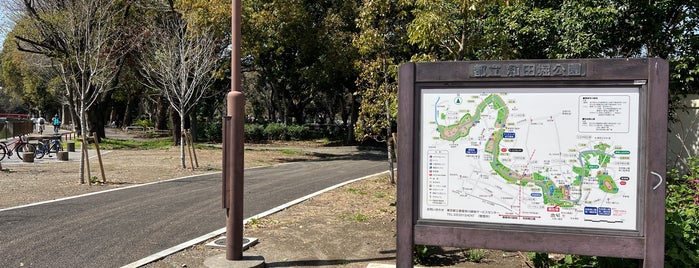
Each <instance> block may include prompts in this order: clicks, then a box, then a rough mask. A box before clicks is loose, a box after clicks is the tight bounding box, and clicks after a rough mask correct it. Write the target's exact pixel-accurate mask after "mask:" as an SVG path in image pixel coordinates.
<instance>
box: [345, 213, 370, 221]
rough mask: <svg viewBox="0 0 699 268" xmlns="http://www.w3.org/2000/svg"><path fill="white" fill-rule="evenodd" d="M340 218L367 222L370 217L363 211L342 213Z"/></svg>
mask: <svg viewBox="0 0 699 268" xmlns="http://www.w3.org/2000/svg"><path fill="white" fill-rule="evenodd" d="M340 218H341V219H343V220H350V221H356V222H365V221H367V220H369V217H368V216H367V215H364V214H362V213H356V214H349V213H343V214H342V215H340Z"/></svg>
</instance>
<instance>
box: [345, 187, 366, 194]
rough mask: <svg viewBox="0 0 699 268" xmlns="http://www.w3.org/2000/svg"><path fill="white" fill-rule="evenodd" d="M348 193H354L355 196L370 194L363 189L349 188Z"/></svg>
mask: <svg viewBox="0 0 699 268" xmlns="http://www.w3.org/2000/svg"><path fill="white" fill-rule="evenodd" d="M347 192H350V193H353V194H358V195H366V194H368V192H367V191H365V190H362V189H356V188H349V189H347Z"/></svg>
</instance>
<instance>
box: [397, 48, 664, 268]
mask: <svg viewBox="0 0 699 268" xmlns="http://www.w3.org/2000/svg"><path fill="white" fill-rule="evenodd" d="M399 75H400V84H399V122H400V124H399V132H398V134H399V138H398V141H399V147H400V150H398V151H399V153H400V155H399V158H398V169H399V174H402V175H401V180H400V181H399V185H398V187H399V196H398V264H399V266H400V267H407V266H408V265H409V264H411V263H412V246H413V245H414V244H426V245H443V246H458V247H470V248H492V249H503V250H524V251H540V252H557V253H570V254H580V255H594V256H609V257H622V258H635V259H641V260H643V262H644V266H645V267H659V266H662V264H663V256H664V252H663V251H664V220H663V219H664V211H665V210H664V209H665V208H664V192H665V187H664V183H663V178H662V176H661V174H665V158H664V156H665V150H666V148H665V140H666V135H667V134H666V129H667V127H666V126H667V83H668V65H667V62H666V61H664V60H661V59H584V60H526V61H473V62H433V63H406V64H404V65H402V66H401V68H400V73H399Z"/></svg>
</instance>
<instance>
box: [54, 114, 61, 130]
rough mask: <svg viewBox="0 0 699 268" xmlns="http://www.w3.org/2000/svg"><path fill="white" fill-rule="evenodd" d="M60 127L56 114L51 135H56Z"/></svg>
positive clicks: (59, 120)
mask: <svg viewBox="0 0 699 268" xmlns="http://www.w3.org/2000/svg"><path fill="white" fill-rule="evenodd" d="M60 127H61V119H60V118H58V114H56V115H54V116H53V133H56V134H58V128H60Z"/></svg>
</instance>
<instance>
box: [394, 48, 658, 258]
mask: <svg viewBox="0 0 699 268" xmlns="http://www.w3.org/2000/svg"><path fill="white" fill-rule="evenodd" d="M668 73H669V66H668V63H667V62H666V61H665V60H662V59H657V58H651V59H578V60H521V61H470V62H430V63H405V64H403V65H401V67H400V70H399V110H398V113H399V115H398V146H399V150H398V152H399V155H398V174H400V178H399V180H398V202H397V232H398V234H397V265H398V267H411V266H412V261H413V247H414V245H415V244H421V245H437V246H453V247H466V248H488V249H501V250H512V251H534V252H555V253H566V254H579V255H590V256H608V257H619V258H633V259H639V260H641V262H642V263H643V267H662V266H663V263H664V243H665V241H664V239H665V183H664V178H663V176H664V174H665V173H666V164H665V162H666V141H667V119H668V78H669V77H668ZM600 85H601V86H610V87H616V86H620V87H635V86H637V87H639V88H642V90H641V91H642V93H641V94H640V99H639V103H640V105H641V106H642V108H641V109H640V110H639V111H640V112H639V113H640V114H638V118H639V120H640V121H641V123H640V124H639V129H638V135H639V145H638V146H639V151H640V154H641V155H640V157H639V160H638V162H639V163H638V166H639V170H638V175H639V178H637V180H638V185H639V186H638V189H639V190H638V198H639V200H638V203H637V204H638V206H637V210H638V211H637V212H638V214H639V217H638V220H639V222H638V225H637V228H636V229H635V230H631V231H620V230H605V229H604V228H597V229H592V230H580V229H576V228H570V227H560V228H557V227H555V226H544V227H542V226H529V225H526V224H525V225H521V224H519V225H510V224H499V223H494V224H482V223H477V222H476V223H473V222H468V221H459V220H440V219H437V220H434V219H424V218H421V215H420V214H421V208H422V207H421V206H422V205H423V204H424V203H421V200H420V198H421V196H424V195H422V194H423V191H425V189H421V188H427V187H424V186H423V187H421V181H420V177H421V176H422V175H421V173H420V172H421V167H422V166H424V163H423V161H425V160H424V157H423V156H422V155H421V147H420V146H421V142H422V140H421V132H420V131H421V129H423V128H425V127H428V126H425V125H424V124H425V123H424V121H423V120H421V118H420V117H421V115H420V111H421V110H420V109H421V108H420V107H421V106H420V105H421V96H422V95H421V92H423V91H429V90H431V89H433V88H440V89H445V88H446V89H459V88H474V87H480V88H510V89H511V88H531V87H535V88H538V89H547V88H552V89H553V88H561V87H570V86H574V87H581V88H585V87H599V86H600ZM542 238H545V239H542Z"/></svg>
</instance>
